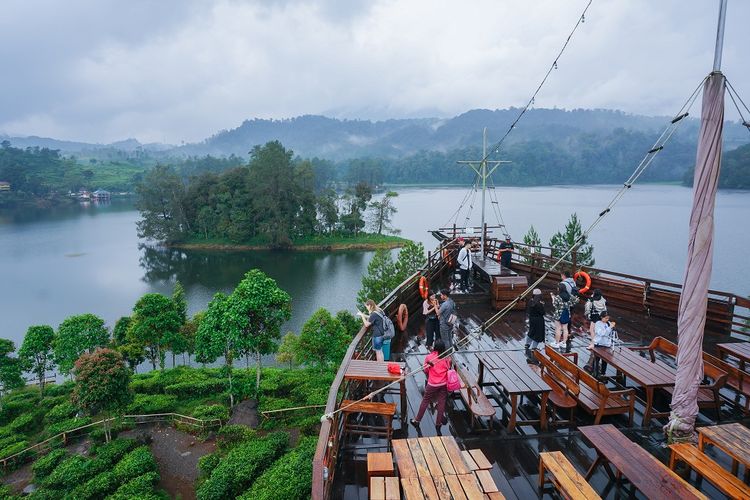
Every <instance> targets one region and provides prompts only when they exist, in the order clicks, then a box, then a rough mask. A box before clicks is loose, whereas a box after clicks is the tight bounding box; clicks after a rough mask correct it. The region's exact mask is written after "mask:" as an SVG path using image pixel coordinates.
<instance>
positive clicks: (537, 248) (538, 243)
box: [519, 225, 542, 264]
mask: <svg viewBox="0 0 750 500" xmlns="http://www.w3.org/2000/svg"><path fill="white" fill-rule="evenodd" d="M523 243H524V245H528V246H524V247H521V249H520V250H519V253H520V254H521V255H522V257H523V261H524V262H525V263H526V264H531V261H532V258H531V255H532V254H534V253H541V251H542V239H541V238H540V237H539V233H537V232H536V229H534V226H533V225H532V226H531V227H530V228H529V231H528V232H527V233H526V234H524V235H523Z"/></svg>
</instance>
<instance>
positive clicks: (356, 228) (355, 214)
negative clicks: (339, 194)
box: [341, 182, 372, 236]
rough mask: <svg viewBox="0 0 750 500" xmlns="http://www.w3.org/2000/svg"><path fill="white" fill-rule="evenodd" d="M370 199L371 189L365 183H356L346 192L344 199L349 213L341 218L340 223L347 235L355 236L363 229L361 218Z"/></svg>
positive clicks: (363, 222) (363, 224) (363, 223)
mask: <svg viewBox="0 0 750 500" xmlns="http://www.w3.org/2000/svg"><path fill="white" fill-rule="evenodd" d="M371 198H372V187H371V186H370V185H369V184H367V183H366V182H358V183H357V184H356V185H355V186H354V187H353V188H350V189H349V190H348V191H347V193H346V198H345V199H346V201H347V203H348V208H349V212H348V213H346V214H344V215H342V216H341V223H342V225H343V226H344V229H345V230H346V231H347V232H348V233H351V234H353V235H354V236H357V235H358V234H359V232H360V231H361V230H362V229H364V227H365V221H364V219H363V216H364V213H365V210H367V204H368V203H369V202H370V199H371Z"/></svg>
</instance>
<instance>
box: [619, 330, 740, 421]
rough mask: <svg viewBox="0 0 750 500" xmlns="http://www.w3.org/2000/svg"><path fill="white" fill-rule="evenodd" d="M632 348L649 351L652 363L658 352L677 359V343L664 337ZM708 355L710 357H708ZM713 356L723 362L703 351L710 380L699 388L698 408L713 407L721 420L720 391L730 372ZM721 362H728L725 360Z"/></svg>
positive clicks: (668, 388)
mask: <svg viewBox="0 0 750 500" xmlns="http://www.w3.org/2000/svg"><path fill="white" fill-rule="evenodd" d="M631 349H632V350H633V351H648V354H649V357H650V358H651V362H652V363H653V362H655V361H656V353H657V352H660V353H662V354H665V355H667V356H671V357H672V358H674V359H675V360H677V344H675V343H674V342H671V341H669V340H667V339H665V338H664V337H656V338H654V339H653V340H652V341H651V343H650V344H649V345H647V346H643V347H632V348H631ZM707 357H708V358H709V359H706V358H707ZM711 358H713V359H714V360H716V361H719V362H721V361H720V360H719V359H718V358H714V357H713V356H711V355H710V354H706V353H703V374H704V375H705V376H706V378H708V379H709V381H708V382H704V383H702V384H701V385H700V387H699V388H698V408H701V409H705V408H712V409H713V410H715V411H716V418H717V419H718V420H721V411H720V410H721V395H720V394H719V391H720V390H721V388H722V387H724V384H726V382H727V378H728V373H727V371H726V370H725V369H724V368H723V367H720V366H719V363H716V362H714V361H712V360H710V359H711ZM721 363H722V364H725V365H726V364H727V363H725V362H721ZM748 385H750V384H748ZM749 388H750V387H749ZM664 390H665V391H666V392H668V393H670V394H672V393H673V392H674V388H673V387H665V388H664Z"/></svg>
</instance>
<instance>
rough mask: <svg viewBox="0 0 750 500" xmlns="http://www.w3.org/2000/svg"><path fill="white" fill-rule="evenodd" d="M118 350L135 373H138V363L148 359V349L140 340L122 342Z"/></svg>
mask: <svg viewBox="0 0 750 500" xmlns="http://www.w3.org/2000/svg"><path fill="white" fill-rule="evenodd" d="M117 352H119V353H120V354H121V355H122V359H123V360H125V362H126V363H127V364H128V367H129V368H130V370H131V371H132V372H133V373H138V365H140V364H141V363H143V362H144V361H146V350H145V349H144V347H143V344H140V343H138V342H126V343H124V344H120V345H118V346H117Z"/></svg>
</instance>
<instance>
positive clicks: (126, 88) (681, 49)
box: [0, 0, 750, 143]
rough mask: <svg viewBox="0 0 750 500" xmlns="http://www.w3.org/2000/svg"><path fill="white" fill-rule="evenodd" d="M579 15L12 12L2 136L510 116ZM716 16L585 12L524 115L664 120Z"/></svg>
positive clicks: (22, 6)
mask: <svg viewBox="0 0 750 500" xmlns="http://www.w3.org/2000/svg"><path fill="white" fill-rule="evenodd" d="M586 3H587V0H576V1H569V2H559V1H558V0H539V1H535V2H528V1H524V0H514V1H505V2H498V1H496V0H477V1H474V2H469V3H466V2H455V1H449V0H440V1H428V0H419V1H417V0H415V1H404V0H402V1H396V0H380V1H377V2H372V3H371V2H365V1H360V2H353V1H346V0H341V1H340V2H334V1H323V2H313V1H301V0H297V1H295V0H287V1H277V2H273V3H269V2H240V1H230V0H225V1H218V2H214V3H212V4H209V3H203V2H195V3H187V2H180V1H173V2H158V3H156V4H155V3H153V2H143V1H132V2H128V3H121V2H115V1H114V0H112V1H105V2H94V1H93V0H92V1H89V2H86V1H83V0H81V1H77V2H72V3H60V2H53V1H51V0H49V1H48V2H47V3H46V4H44V3H43V4H42V5H43V6H39V4H36V3H35V7H34V8H32V7H30V3H29V2H24V1H22V0H15V1H12V2H11V3H10V4H9V5H7V6H6V8H5V12H4V16H3V19H2V20H0V47H2V48H0V57H3V60H4V61H6V62H5V68H4V74H5V75H6V78H3V80H2V81H0V110H2V111H0V132H5V133H12V134H23V135H31V134H35V135H50V136H54V137H59V138H63V139H77V140H89V141H112V140H117V139H122V138H125V137H136V138H138V139H140V140H142V141H166V142H173V143H178V142H180V141H181V140H185V141H195V140H200V139H202V138H204V137H206V136H208V135H211V134H212V133H214V132H216V131H217V130H219V129H223V128H230V127H234V126H236V125H238V124H239V123H240V122H241V121H242V120H244V119H246V118H252V117H263V118H283V117H291V116H297V115H301V114H306V113H316V114H317V113H324V114H332V115H336V116H339V117H347V118H378V119H382V118H389V117H402V116H424V115H436V114H439V115H443V116H450V115H453V114H457V113H461V112H463V111H466V110H468V109H471V108H491V109H494V108H503V107H508V106H520V105H523V104H524V103H525V101H526V99H527V98H528V97H529V95H530V93H531V92H532V90H533V89H534V88H535V87H536V85H537V84H538V82H539V80H540V79H541V77H542V76H543V74H544V72H545V71H546V69H547V68H548V67H549V64H550V63H551V61H552V59H553V57H554V56H555V55H556V54H557V52H558V50H559V48H560V47H561V45H562V43H563V41H564V39H565V37H567V35H568V33H569V31H570V29H571V28H572V26H573V24H574V23H575V21H576V19H577V16H578V14H579V13H580V12H581V10H582V9H583V7H584V6H585V5H586ZM154 5H156V6H157V7H154ZM716 10H717V6H716V2H706V1H704V0H683V1H678V0H670V1H663V2H650V1H647V0H635V1H632V0H631V1H626V0H594V3H593V5H592V7H591V9H590V10H589V13H588V15H587V16H586V22H585V23H584V24H583V25H582V26H581V27H580V28H579V30H578V32H577V33H576V35H575V37H574V38H573V40H572V41H571V43H570V46H569V47H568V50H567V51H566V53H565V54H564V55H563V57H562V58H561V60H560V64H559V69H557V70H556V71H554V72H553V74H552V75H551V78H550V81H549V83H548V85H547V86H546V87H545V89H544V90H543V92H542V93H541V94H540V96H539V98H538V99H537V101H536V106H539V107H553V106H557V107H566V108H578V107H602V108H618V109H623V110H625V111H629V112H634V113H643V114H671V113H673V112H675V111H676V110H677V109H678V108H679V106H680V105H681V104H682V101H684V99H685V98H686V97H687V95H688V94H689V93H690V92H691V91H692V89H693V88H694V87H695V86H696V85H697V83H698V82H699V81H700V80H701V78H702V77H703V76H704V75H705V74H706V73H707V72H708V71H709V70H710V68H711V63H712V57H713V41H714V37H715V25H716V14H717V12H716ZM728 14H729V17H728V21H727V36H726V49H725V58H724V65H723V68H724V70H725V74H726V75H727V76H728V77H729V79H730V80H731V81H732V82H733V83H734V85H735V87H736V88H737V90H738V91H739V92H740V93H741V94H742V95H744V96H745V97H746V101H747V100H748V99H750V69H748V65H747V64H746V61H747V56H746V55H745V54H744V50H743V49H745V47H746V44H743V39H742V38H743V36H744V33H745V32H746V20H747V19H748V14H750V3H746V2H742V3H740V2H731V3H730V5H729V10H728ZM729 116H730V117H734V116H735V115H732V114H730V115H729Z"/></svg>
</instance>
